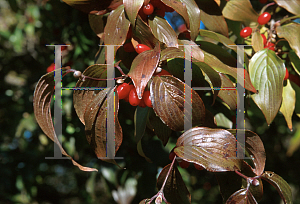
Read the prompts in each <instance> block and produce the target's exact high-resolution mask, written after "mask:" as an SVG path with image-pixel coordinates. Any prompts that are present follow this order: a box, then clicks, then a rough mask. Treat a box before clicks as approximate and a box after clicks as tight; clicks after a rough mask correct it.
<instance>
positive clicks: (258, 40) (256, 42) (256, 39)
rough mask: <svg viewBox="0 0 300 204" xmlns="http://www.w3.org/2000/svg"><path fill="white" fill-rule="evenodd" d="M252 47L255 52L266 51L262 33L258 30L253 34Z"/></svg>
mask: <svg viewBox="0 0 300 204" xmlns="http://www.w3.org/2000/svg"><path fill="white" fill-rule="evenodd" d="M251 40H252V47H253V49H254V51H255V52H258V51H260V50H262V49H264V42H263V38H262V37H261V35H260V32H259V31H258V30H257V31H255V32H254V33H252V39H251Z"/></svg>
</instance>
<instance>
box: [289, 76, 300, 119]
mask: <svg viewBox="0 0 300 204" xmlns="http://www.w3.org/2000/svg"><path fill="white" fill-rule="evenodd" d="M290 82H291V85H292V87H293V89H294V90H295V92H296V105H295V113H296V114H297V115H298V117H300V87H299V86H298V85H297V84H295V83H294V82H293V81H290Z"/></svg>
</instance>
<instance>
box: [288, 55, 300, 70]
mask: <svg viewBox="0 0 300 204" xmlns="http://www.w3.org/2000/svg"><path fill="white" fill-rule="evenodd" d="M289 58H290V60H291V64H292V66H293V68H294V70H295V72H297V74H298V75H300V58H299V57H298V56H297V55H296V53H295V52H294V51H292V50H291V51H289Z"/></svg>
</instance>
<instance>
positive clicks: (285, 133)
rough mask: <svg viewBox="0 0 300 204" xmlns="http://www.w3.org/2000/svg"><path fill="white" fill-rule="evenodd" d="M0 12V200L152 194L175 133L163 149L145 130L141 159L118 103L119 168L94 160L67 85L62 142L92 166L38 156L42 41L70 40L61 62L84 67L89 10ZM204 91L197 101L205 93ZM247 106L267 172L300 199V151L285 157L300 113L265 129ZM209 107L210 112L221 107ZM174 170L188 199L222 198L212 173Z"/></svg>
mask: <svg viewBox="0 0 300 204" xmlns="http://www.w3.org/2000/svg"><path fill="white" fill-rule="evenodd" d="M0 13H1V15H0V22H1V23H0V73H1V74H0V83H1V86H0V131H1V133H0V134H1V136H0V172H1V173H0V181H1V182H0V203H55V204H56V203H61V204H65V203H72V204H77V203H101V204H106V203H107V204H111V203H116V201H115V200H118V199H120V197H122V198H124V197H126V199H127V200H132V199H133V200H132V202H131V203H138V202H139V201H141V200H142V199H144V198H149V197H151V196H153V195H154V194H155V193H156V191H157V189H156V187H155V186H156V178H157V176H158V173H159V171H160V170H161V169H162V168H163V167H164V166H165V165H167V164H168V163H169V162H170V161H169V160H168V152H169V151H170V150H171V149H172V148H173V147H174V146H175V143H176V138H177V137H178V136H179V135H177V134H176V133H173V135H172V137H171V139H170V141H169V143H168V144H167V146H166V147H163V145H162V144H161V141H160V140H159V139H158V138H157V137H156V136H153V133H152V132H150V131H146V135H145V137H144V139H143V141H142V145H143V149H144V152H145V154H146V155H147V156H148V157H149V158H150V159H151V160H152V161H153V163H148V162H146V161H145V159H144V158H143V157H141V156H139V154H138V153H137V149H136V143H135V139H134V136H133V135H134V125H133V117H134V107H132V106H130V105H129V104H128V103H125V102H124V101H121V104H120V106H121V108H120V109H122V110H125V111H122V112H121V115H119V119H120V123H121V126H122V128H123V131H124V141H123V144H122V146H121V148H120V150H119V151H118V153H117V156H120V157H122V156H124V155H126V157H125V158H124V160H122V161H120V164H122V166H125V167H126V169H119V168H118V167H116V166H114V165H111V164H108V163H105V162H103V161H100V160H98V159H97V158H96V156H95V155H94V153H93V152H92V151H91V149H90V148H89V145H88V143H87V141H86V139H85V135H84V126H83V125H82V124H81V122H80V121H79V119H78V118H77V116H76V113H75V111H74V109H73V106H72V91H70V90H65V91H64V92H63V104H64V105H63V113H64V117H63V127H65V128H63V138H62V142H63V146H64V147H65V148H66V150H67V152H68V153H69V154H70V155H71V156H72V157H73V158H74V159H75V160H76V161H79V162H80V163H81V164H83V165H86V166H90V167H95V168H97V169H99V172H98V173H96V172H93V173H91V172H82V171H80V170H78V168H77V167H75V166H73V165H72V163H71V162H70V161H68V160H51V159H45V157H51V156H53V150H54V145H53V142H52V141H50V140H49V139H48V138H47V137H46V136H45V135H44V134H43V132H42V131H41V130H40V128H39V127H38V126H37V124H36V122H35V119H34V115H33V107H32V98H33V91H34V87H35V84H36V82H37V81H38V80H39V78H40V77H41V76H42V75H43V74H45V73H46V68H47V67H48V66H49V65H50V64H51V63H52V62H53V61H54V49H53V47H49V46H46V45H53V44H69V45H71V46H70V47H69V48H68V49H67V52H65V53H66V54H65V56H64V58H63V64H65V65H72V68H74V69H77V70H81V71H83V70H84V69H85V68H86V67H88V66H89V65H91V64H93V61H94V57H95V54H96V52H97V50H98V43H99V39H98V38H97V37H96V35H95V34H94V33H93V31H92V30H91V28H90V26H89V23H88V16H87V15H86V14H83V13H81V12H79V11H77V10H75V9H72V8H71V7H69V6H67V5H66V4H64V3H62V2H60V1H42V0H37V1H33V0H27V1H24V0H10V1H3V0H0ZM64 84H65V85H66V86H69V87H71V86H74V85H75V80H74V78H73V77H68V76H67V77H66V78H64ZM204 97H205V96H204ZM207 97H208V98H207V99H204V100H210V99H211V98H209V96H207ZM217 103H219V107H221V106H222V105H221V103H220V102H217ZM217 105H218V104H217ZM246 105H247V107H251V111H248V119H247V121H246V125H247V127H248V128H249V129H251V130H253V131H254V132H256V133H257V134H258V135H260V136H261V138H262V140H263V142H264V145H265V148H266V153H267V161H266V170H272V171H274V172H275V173H277V174H279V175H281V176H282V177H283V178H284V179H285V180H286V181H287V182H288V183H289V184H290V185H291V187H292V189H293V193H294V196H295V198H294V199H295V200H294V202H295V203H300V194H299V193H298V192H299V188H300V186H299V184H300V174H299V173H298V172H299V169H298V167H299V166H300V152H299V150H296V151H295V152H294V154H293V155H291V156H290V157H287V156H286V152H287V148H288V146H289V142H290V140H291V138H292V137H293V136H294V135H295V133H296V132H297V131H299V126H300V120H299V118H298V117H297V116H294V117H293V121H294V124H293V126H294V127H295V130H294V131H293V132H290V131H289V130H288V128H287V126H286V122H285V120H284V117H283V116H282V115H281V114H279V115H278V116H277V117H276V118H275V120H274V122H273V123H272V124H271V125H270V126H269V127H268V126H267V124H266V122H265V119H264V117H263V115H262V113H261V112H260V110H259V109H258V108H257V107H256V106H255V104H254V103H253V102H252V101H251V100H248V99H246ZM209 109H211V111H212V112H213V113H214V114H217V113H218V112H220V111H221V110H222V108H217V109H216V108H209ZM227 117H228V116H227ZM227 122H228V121H227ZM295 136H297V135H295ZM294 140H295V139H294ZM180 172H181V174H182V176H183V179H184V181H185V183H186V185H187V187H188V189H189V191H190V193H191V194H192V203H206V204H209V203H222V198H221V195H220V193H219V189H218V185H217V180H216V178H215V176H214V174H213V173H209V172H206V171H197V170H196V169H195V168H193V167H192V165H191V166H190V167H189V168H188V169H180ZM264 184H265V188H264V193H265V195H264V197H263V200H262V202H261V203H266V204H269V203H280V202H281V201H280V197H279V195H278V194H277V193H275V189H274V188H273V187H271V185H268V184H267V183H264Z"/></svg>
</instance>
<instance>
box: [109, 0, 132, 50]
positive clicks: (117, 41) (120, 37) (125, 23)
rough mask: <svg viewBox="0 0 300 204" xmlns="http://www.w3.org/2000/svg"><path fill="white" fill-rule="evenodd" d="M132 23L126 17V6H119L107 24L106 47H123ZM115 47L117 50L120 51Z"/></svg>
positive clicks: (111, 14)
mask: <svg viewBox="0 0 300 204" xmlns="http://www.w3.org/2000/svg"><path fill="white" fill-rule="evenodd" d="M129 26H130V21H129V20H127V18H126V16H125V11H124V6H123V5H121V6H119V7H118V8H117V9H116V10H114V11H112V12H111V13H110V15H109V16H108V18H107V23H106V26H105V28H104V43H105V45H119V46H118V47H120V46H121V45H123V44H124V42H125V40H126V34H124V33H127V32H128V30H129ZM118 47H115V50H117V49H118Z"/></svg>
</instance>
